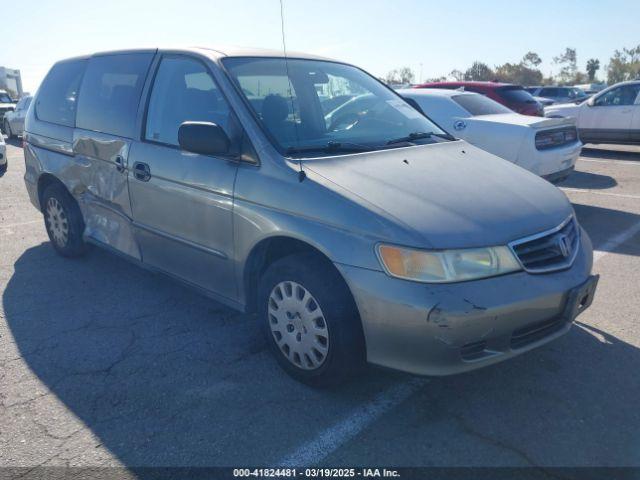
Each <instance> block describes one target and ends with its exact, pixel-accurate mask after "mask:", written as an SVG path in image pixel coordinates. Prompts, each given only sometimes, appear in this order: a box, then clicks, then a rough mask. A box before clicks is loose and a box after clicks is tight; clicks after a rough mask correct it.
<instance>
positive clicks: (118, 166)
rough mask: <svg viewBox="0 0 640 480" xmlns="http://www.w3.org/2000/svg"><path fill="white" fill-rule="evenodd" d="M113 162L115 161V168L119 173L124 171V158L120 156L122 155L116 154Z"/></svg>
mask: <svg viewBox="0 0 640 480" xmlns="http://www.w3.org/2000/svg"><path fill="white" fill-rule="evenodd" d="M114 162H116V170H117V171H118V172H120V173H122V172H124V158H122V155H116V158H114Z"/></svg>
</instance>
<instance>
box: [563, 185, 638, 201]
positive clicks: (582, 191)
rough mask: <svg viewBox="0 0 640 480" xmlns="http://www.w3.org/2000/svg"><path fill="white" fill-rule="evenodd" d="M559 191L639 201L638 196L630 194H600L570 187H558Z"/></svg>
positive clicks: (596, 191)
mask: <svg viewBox="0 0 640 480" xmlns="http://www.w3.org/2000/svg"><path fill="white" fill-rule="evenodd" d="M559 188H560V190H563V191H565V192H572V193H589V194H593V195H604V196H607V197H620V198H634V199H640V195H632V194H630V193H613V192H601V191H599V190H590V189H588V188H571V187H559Z"/></svg>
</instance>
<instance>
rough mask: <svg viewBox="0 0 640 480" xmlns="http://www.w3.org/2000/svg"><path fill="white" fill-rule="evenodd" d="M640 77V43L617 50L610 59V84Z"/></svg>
mask: <svg viewBox="0 0 640 480" xmlns="http://www.w3.org/2000/svg"><path fill="white" fill-rule="evenodd" d="M636 78H640V45H638V46H637V47H635V48H623V49H622V51H620V50H616V51H615V53H614V54H613V57H611V60H609V67H608V68H607V81H608V82H609V84H613V83H618V82H623V81H625V80H634V79H636Z"/></svg>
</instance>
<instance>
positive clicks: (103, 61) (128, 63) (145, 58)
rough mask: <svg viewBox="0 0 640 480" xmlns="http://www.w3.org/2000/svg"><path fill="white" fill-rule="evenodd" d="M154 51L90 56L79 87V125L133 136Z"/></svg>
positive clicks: (113, 133)
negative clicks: (141, 95)
mask: <svg viewBox="0 0 640 480" xmlns="http://www.w3.org/2000/svg"><path fill="white" fill-rule="evenodd" d="M152 58H153V54H152V53H126V54H115V55H101V56H97V57H93V58H91V60H90V61H89V65H88V66H87V71H86V73H85V75H84V79H83V80H82V87H81V88H80V101H79V102H78V118H77V126H78V127H79V128H84V129H86V130H93V131H95V132H102V133H109V134H111V135H119V136H122V137H131V136H132V135H133V132H134V130H135V122H136V114H137V111H138V104H139V102H140V93H141V92H142V87H143V85H144V81H145V78H146V75H147V71H148V69H149V65H150V64H151V60H152Z"/></svg>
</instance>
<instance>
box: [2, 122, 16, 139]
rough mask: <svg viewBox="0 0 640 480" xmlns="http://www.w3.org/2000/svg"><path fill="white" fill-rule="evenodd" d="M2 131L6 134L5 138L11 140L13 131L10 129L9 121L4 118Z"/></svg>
mask: <svg viewBox="0 0 640 480" xmlns="http://www.w3.org/2000/svg"><path fill="white" fill-rule="evenodd" d="M4 133H6V134H7V138H8V139H9V140H11V139H12V138H14V137H15V135H14V134H13V132H12V131H11V125H10V124H9V122H7V121H6V120H5V121H4Z"/></svg>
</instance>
